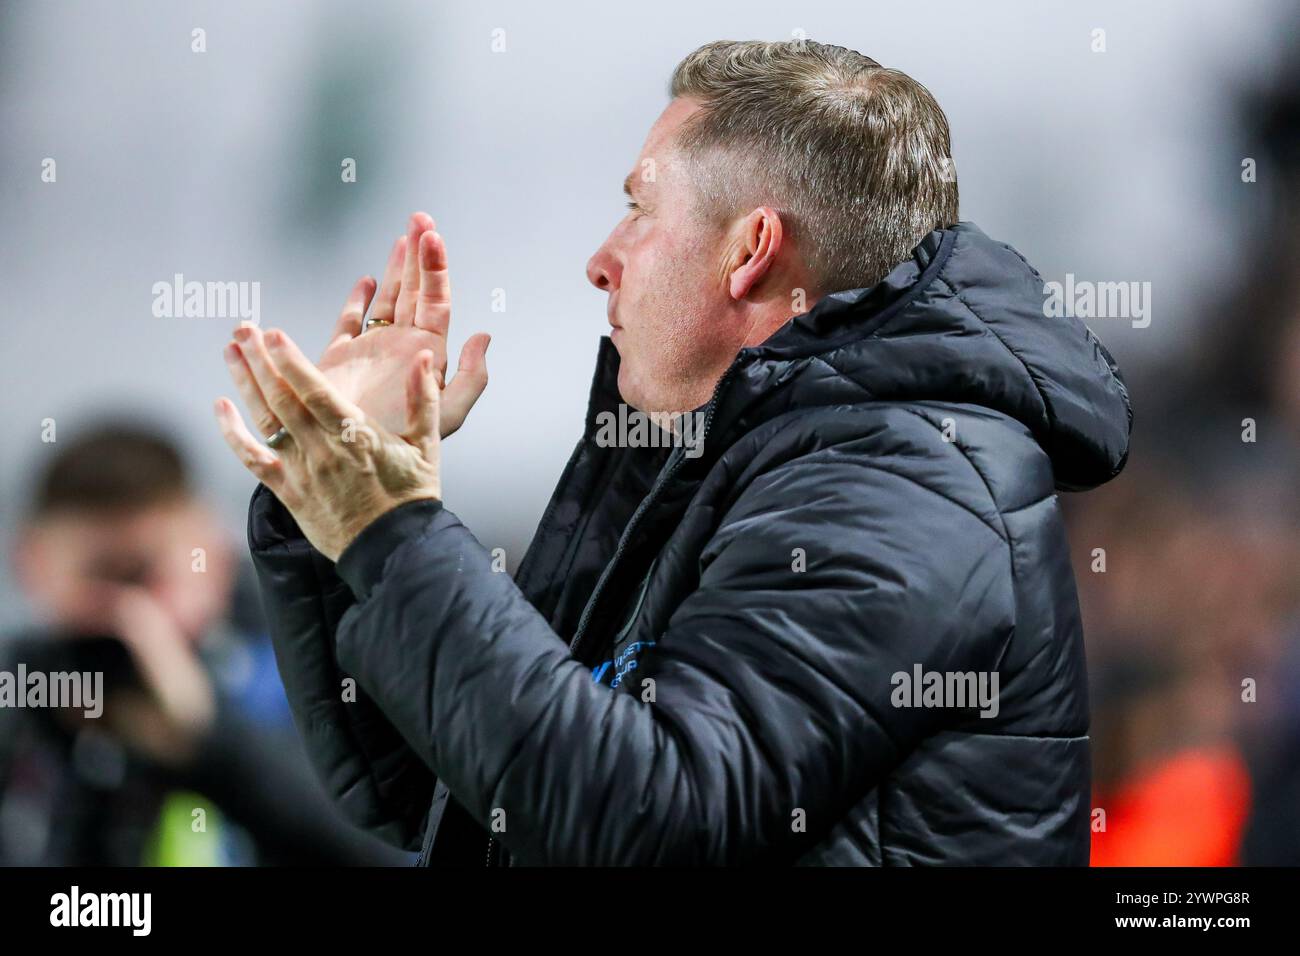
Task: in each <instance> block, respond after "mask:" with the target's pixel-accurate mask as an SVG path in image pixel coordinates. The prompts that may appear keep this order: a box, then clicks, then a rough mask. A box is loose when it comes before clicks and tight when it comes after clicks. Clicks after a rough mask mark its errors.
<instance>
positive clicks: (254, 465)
mask: <svg viewBox="0 0 1300 956" xmlns="http://www.w3.org/2000/svg"><path fill="white" fill-rule="evenodd" d="M213 411H214V412H215V413H216V416H217V425H218V426H220V428H221V435H222V437H223V438H225V440H226V444H227V445H229V446H230V450H231V451H233V452H234V453H235V455H236V456H237V457H238V458H239V460H240V461H241V462H243V465H244V467H245V468H247V469H248V470H249V471H250V472H252V474H253V477H255V478H256V479H257V480H258V481H260V482H261V483H262V484H264V485H266V487H267V488H269V489H271V492H272V493H273V494H274V495H275V496H276V497H277V498H280V500H281V501H283V500H284V499H283V498H282V497H281V491H282V489H283V487H284V466H283V465H282V464H281V463H280V459H279V458H277V457H276V455H275V452H273V451H271V449H269V448H267V447H266V446H265V445H263V444H262V443H261V442H259V441H258V440H257V439H256V438H254V437H253V436H252V434H250V433H249V431H248V428H247V427H246V426H245V425H244V419H243V416H241V415H240V414H239V409H237V408H236V407H235V403H234V402H232V401H231V400H230V399H228V398H226V397H224V396H223V397H221V398H219V399H217V401H216V404H214V405H213Z"/></svg>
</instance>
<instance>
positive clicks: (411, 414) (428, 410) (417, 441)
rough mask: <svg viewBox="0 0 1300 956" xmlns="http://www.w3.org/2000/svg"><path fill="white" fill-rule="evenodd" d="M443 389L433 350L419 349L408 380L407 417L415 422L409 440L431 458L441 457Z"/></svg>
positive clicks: (407, 437)
mask: <svg viewBox="0 0 1300 956" xmlns="http://www.w3.org/2000/svg"><path fill="white" fill-rule="evenodd" d="M439 391H440V390H439V388H438V375H437V372H436V371H435V370H434V361H433V352H431V351H430V350H429V349H423V350H421V351H420V352H418V353H416V356H415V361H414V362H413V363H412V365H411V371H410V373H409V374H408V375H407V380H406V420H407V421H409V422H410V423H411V431H410V433H409V434H408V435H407V436H406V440H407V441H409V442H410V443H411V444H412V445H415V447H417V448H419V449H420V454H421V455H423V456H424V460H425V461H427V462H435V461H437V457H436V456H437V454H438V438H439V433H438V419H439V411H438V405H439V395H438V393H439Z"/></svg>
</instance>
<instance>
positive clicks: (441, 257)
mask: <svg viewBox="0 0 1300 956" xmlns="http://www.w3.org/2000/svg"><path fill="white" fill-rule="evenodd" d="M419 258H420V293H419V296H418V297H417V299H416V303H415V324H416V325H417V326H419V327H420V328H422V329H425V330H426V331H429V332H433V333H436V334H437V335H441V336H446V334H447V327H448V325H450V324H451V273H449V272H448V271H447V245H446V243H444V242H443V241H442V236H441V235H439V234H438V233H437V232H435V231H433V230H430V231H429V232H426V233H425V234H424V235H422V236H421V237H420V256H419Z"/></svg>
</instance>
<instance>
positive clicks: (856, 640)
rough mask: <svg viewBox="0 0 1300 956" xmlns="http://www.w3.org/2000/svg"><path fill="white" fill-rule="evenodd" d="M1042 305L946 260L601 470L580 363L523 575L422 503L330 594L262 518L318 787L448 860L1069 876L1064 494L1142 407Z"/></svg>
mask: <svg viewBox="0 0 1300 956" xmlns="http://www.w3.org/2000/svg"><path fill="white" fill-rule="evenodd" d="M1042 305H1043V282H1042V279H1041V278H1040V277H1039V276H1038V274H1037V273H1036V272H1035V271H1034V270H1033V269H1032V268H1030V266H1029V265H1028V264H1026V262H1025V261H1024V260H1023V259H1022V258H1021V256H1020V255H1019V254H1018V253H1016V252H1015V251H1014V250H1013V249H1011V248H1010V247H1009V246H1006V245H1004V244H1002V243H998V242H995V241H993V240H991V239H989V238H988V237H987V236H985V235H984V234H983V233H982V232H980V231H979V230H978V229H977V228H976V227H974V226H973V225H970V224H962V225H959V226H957V227H955V228H953V229H950V230H945V231H942V232H935V233H933V234H931V235H930V236H928V237H927V238H926V239H925V240H924V241H923V242H922V243H921V245H920V246H918V247H917V249H916V250H915V253H914V255H913V257H912V258H911V259H909V260H908V261H906V262H904V263H902V264H900V265H899V266H898V267H897V268H896V269H894V270H893V272H891V273H890V275H889V276H888V277H887V278H886V279H885V280H884V281H883V282H881V283H880V284H878V285H877V286H875V287H873V288H872V289H870V290H865V291H862V290H860V291H856V292H844V293H838V294H835V295H832V296H829V297H827V298H826V299H824V300H822V301H821V302H819V303H818V304H817V306H816V307H815V308H814V309H812V310H811V311H810V312H808V313H807V314H805V315H801V316H798V317H796V318H794V319H792V320H791V321H790V322H788V323H787V324H786V325H785V326H784V327H782V328H781V329H780V330H779V331H778V332H777V333H776V334H775V335H773V336H772V337H771V338H770V339H769V340H768V341H767V342H766V343H764V344H763V345H762V346H759V347H756V348H748V349H745V350H743V351H742V352H741V353H740V355H739V357H738V358H737V359H736V361H735V363H734V364H733V365H732V367H731V368H730V370H729V371H728V372H727V373H726V374H725V375H724V376H723V377H722V379H721V380H720V382H719V384H718V386H717V389H716V391H715V393H714V397H713V399H712V401H711V402H710V403H709V405H708V406H706V410H705V414H706V420H707V428H706V432H705V435H704V440H703V454H702V455H699V456H698V457H689V456H688V455H686V454H684V452H683V450H682V449H677V450H674V451H672V452H671V453H670V452H669V451H667V450H664V449H655V448H640V449H635V448H622V449H620V448H609V447H599V445H598V443H597V442H596V441H595V437H594V436H595V433H596V429H597V415H598V414H599V413H600V412H602V411H606V410H613V409H614V408H615V407H616V403H617V402H618V395H617V390H616V387H615V383H616V381H617V372H618V356H617V354H616V353H615V351H614V350H613V348H612V346H611V345H610V343H609V341H608V339H605V340H602V342H601V351H600V362H599V366H598V368H597V371H596V376H595V381H594V383H593V387H592V396H591V403H590V407H589V410H588V415H587V427H586V433H585V437H584V438H583V440H582V441H581V442H580V443H579V445H578V447H577V449H576V451H575V452H574V454H573V457H572V459H571V461H570V462H569V465H568V467H567V468H566V469H565V472H564V475H563V477H562V478H561V479H560V483H559V486H558V488H557V490H556V492H555V496H554V497H553V498H552V500H551V503H550V506H549V507H548V508H547V510H546V514H545V517H544V518H543V519H542V523H541V526H540V527H539V529H538V531H537V536H536V538H535V539H534V541H533V543H532V546H531V547H530V548H529V550H528V553H527V555H526V556H525V557H524V559H523V562H522V564H521V566H520V568H519V572H518V574H517V576H516V579H515V580H511V578H510V576H509V575H507V574H504V573H500V572H496V571H494V570H493V567H492V565H493V562H492V558H491V556H490V555H489V554H488V552H487V551H486V550H485V549H484V548H483V547H482V546H481V545H480V544H479V542H478V541H477V540H475V538H474V537H473V535H471V534H470V532H469V531H468V530H467V529H466V528H465V527H464V526H463V525H461V523H460V522H459V521H458V520H457V519H456V516H455V515H454V514H452V512H451V511H449V510H447V509H446V508H444V507H443V506H442V505H441V504H440V503H438V502H431V501H429V502H416V503H414V504H409V505H406V506H404V507H401V508H398V509H395V510H394V511H391V512H389V513H388V514H387V515H385V516H383V517H382V518H380V519H379V520H378V521H377V522H375V523H374V524H372V525H371V526H370V527H369V528H367V529H366V530H365V531H363V532H362V534H361V536H360V537H359V538H358V539H357V540H356V541H355V542H353V544H352V546H351V547H349V549H348V550H347V552H345V553H344V554H343V555H342V556H341V557H340V559H339V563H338V565H337V566H335V565H333V564H331V563H330V562H329V561H327V560H326V559H324V558H323V557H322V556H321V555H319V554H317V553H315V552H314V551H313V550H312V549H311V548H310V547H309V546H308V545H307V544H306V542H305V541H304V540H303V538H302V537H301V535H300V533H299V532H298V530H297V528H296V527H295V526H294V523H293V521H292V519H291V518H290V517H289V515H288V514H287V512H285V510H284V509H283V508H282V507H281V506H280V505H279V504H278V503H277V502H276V501H275V499H274V498H273V497H272V496H271V495H270V494H269V493H267V492H266V491H265V490H264V489H259V491H258V492H257V493H256V494H255V495H254V498H253V503H252V511H251V515H250V522H249V535H250V540H251V545H252V550H253V554H254V557H255V560H256V562H257V567H258V571H259V574H260V577H261V582H262V587H263V591H264V595H265V600H266V603H267V607H268V610H269V612H270V614H271V616H272V619H273V633H274V637H275V641H276V645H277V651H278V654H279V660H280V666H281V669H282V672H283V676H284V680H285V684H286V686H287V688H288V690H289V693H290V697H291V700H292V702H293V706H294V710H295V714H296V717H297V721H298V725H299V727H300V729H301V731H302V733H303V735H304V736H305V738H306V740H307V744H308V748H309V750H310V751H311V752H312V753H313V754H314V758H315V760H316V763H317V766H318V768H319V769H320V770H321V772H322V773H323V775H324V777H325V780H326V782H327V784H328V786H329V787H330V789H331V791H332V792H333V793H334V794H336V795H337V798H338V799H339V801H340V802H341V803H342V805H343V806H344V808H345V809H346V810H347V811H349V813H350V814H351V816H352V818H353V819H355V820H356V821H357V822H358V823H359V824H361V825H363V826H366V827H368V828H371V829H374V830H376V831H379V832H380V833H381V834H383V835H386V836H387V837H388V838H389V839H390V840H392V841H393V842H396V843H398V844H401V845H405V846H408V847H409V848H411V849H414V848H415V847H416V846H421V845H422V847H423V850H422V854H421V859H422V860H424V861H425V862H431V863H433V864H435V865H436V864H443V863H449V864H470V865H475V864H477V865H481V864H483V863H484V862H490V863H500V862H509V863H515V864H565V863H584V864H585V863H591V864H606V863H608V864H641V863H690V864H697V863H748V862H771V863H803V864H884V865H898V864H938V863H943V864H1084V863H1086V862H1087V860H1088V810H1089V803H1088V796H1089V755H1088V736H1087V734H1088V702H1087V683H1086V677H1085V669H1084V653H1083V634H1082V630H1081V627H1080V621H1079V609H1078V604H1077V600H1076V596H1075V585H1074V579H1073V575H1072V572H1071V568H1070V560H1069V555H1068V553H1067V547H1066V540H1065V532H1064V527H1063V523H1062V520H1061V512H1060V507H1059V503H1058V500H1057V494H1056V492H1057V490H1079V489H1085V488H1088V487H1091V486H1094V485H1097V484H1099V483H1101V482H1104V481H1106V480H1107V479H1109V478H1111V477H1113V476H1114V475H1115V474H1117V473H1118V472H1119V470H1120V468H1121V467H1122V466H1123V463H1124V460H1125V457H1126V454H1127V447H1128V437H1129V430H1130V425H1131V412H1130V408H1129V402H1128V395H1127V391H1126V389H1125V387H1124V385H1123V383H1122V381H1121V379H1120V378H1119V375H1118V372H1117V371H1116V369H1115V366H1114V363H1113V362H1112V361H1111V359H1110V356H1109V355H1108V354H1107V352H1106V351H1105V350H1104V349H1103V348H1102V346H1101V345H1100V344H1098V342H1097V340H1096V338H1094V337H1093V335H1092V334H1091V333H1090V332H1089V331H1088V330H1087V329H1086V328H1085V327H1084V326H1083V324H1081V323H1080V322H1078V321H1076V320H1074V319H1067V318H1045V317H1044V315H1043V307H1042ZM932 673H934V674H939V675H941V676H942V675H948V674H953V673H968V674H971V675H983V676H984V677H985V678H990V679H991V675H992V674H996V675H997V678H998V688H999V694H998V698H997V703H996V707H988V708H985V713H987V714H989V715H988V716H981V714H980V712H979V708H978V705H975V704H974V702H973V701H970V700H968V701H967V703H968V704H969V705H971V706H967V707H964V708H955V707H953V706H951V705H952V703H953V701H952V700H951V699H947V700H946V702H947V703H948V704H949V706H946V707H934V706H914V705H916V704H918V703H920V704H925V703H926V702H927V700H933V699H932V698H923V697H917V698H913V697H911V696H908V695H907V694H905V693H903V691H902V687H903V685H902V680H901V678H899V677H896V676H895V675H899V674H906V675H908V676H909V677H912V676H921V677H922V678H923V680H922V681H921V684H922V685H924V684H925V678H926V677H927V675H930V674H932ZM348 675H351V676H352V677H355V682H356V685H357V692H356V698H357V699H356V700H355V701H352V700H351V698H350V697H349V699H348V702H345V701H344V699H343V698H344V696H345V694H344V685H345V684H346V677H347V676H348ZM611 685H616V686H611ZM347 686H350V684H348V685H347ZM986 686H988V685H986ZM916 693H917V694H918V695H919V694H920V689H919V688H918V689H917V690H916ZM903 704H911V705H913V706H902V705H903ZM993 710H996V714H995V715H994V714H992V713H990V712H991V711H993ZM430 808H431V809H430ZM502 827H504V829H502ZM422 837H423V840H422V839H421V838H422Z"/></svg>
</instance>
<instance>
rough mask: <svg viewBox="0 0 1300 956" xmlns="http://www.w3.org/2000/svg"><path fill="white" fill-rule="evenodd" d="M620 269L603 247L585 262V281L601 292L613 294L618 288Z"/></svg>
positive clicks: (615, 260)
mask: <svg viewBox="0 0 1300 956" xmlns="http://www.w3.org/2000/svg"><path fill="white" fill-rule="evenodd" d="M621 276H622V268H621V267H620V266H619V264H618V260H617V259H615V258H614V257H613V256H611V255H610V254H609V253H608V252H607V251H606V250H605V247H604V246H601V247H600V248H599V249H597V250H596V254H595V255H594V256H592V257H591V258H590V259H588V260H587V281H588V282H590V283H591V284H592V285H594V286H595V287H596V288H597V289H599V290H600V291H601V292H613V291H615V290H616V289H617V288H618V284H619V278H620V277H621Z"/></svg>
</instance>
